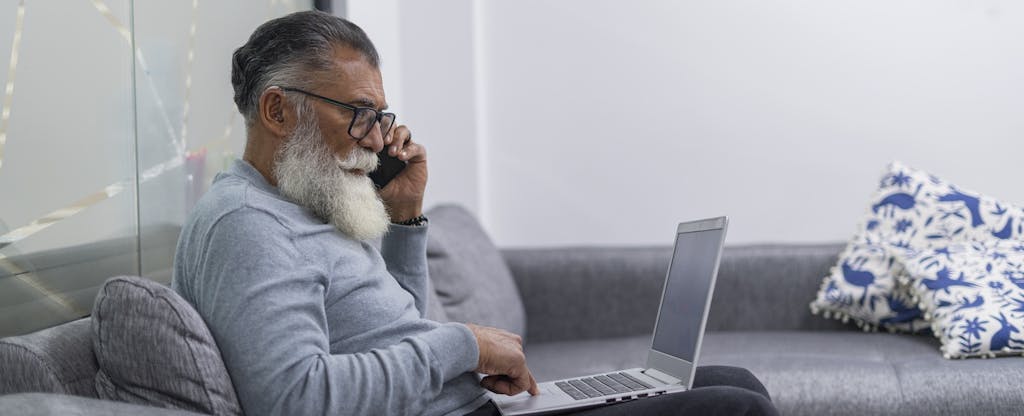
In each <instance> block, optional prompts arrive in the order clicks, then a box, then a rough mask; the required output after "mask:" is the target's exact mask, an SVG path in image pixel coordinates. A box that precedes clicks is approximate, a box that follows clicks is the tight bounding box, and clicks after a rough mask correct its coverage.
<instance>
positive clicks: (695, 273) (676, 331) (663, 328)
mask: <svg viewBox="0 0 1024 416" xmlns="http://www.w3.org/2000/svg"><path fill="white" fill-rule="evenodd" d="M728 222H729V220H728V219H727V218H726V217H718V218H710V219H706V220H700V221H691V222H684V223H682V224H679V227H678V228H677V230H676V245H675V251H674V252H673V254H672V261H671V262H670V263H669V267H668V274H667V276H666V278H665V285H664V288H663V289H662V292H661V306H660V307H659V308H658V317H657V319H656V320H655V323H654V336H653V337H652V340H651V348H650V349H649V350H648V353H647V365H646V367H645V368H633V369H628V370H620V371H612V372H608V373H602V374H594V375H591V376H586V377H577V378H572V379H565V380H556V381H549V382H545V383H539V384H538V386H537V387H538V388H539V389H540V391H541V394H539V395H537V396H530V395H529V394H528V393H525V392H524V393H520V394H518V395H515V396H503V395H498V394H491V400H493V401H494V404H495V405H497V407H498V409H499V410H500V411H501V414H503V415H508V416H510V415H526V414H530V415H534V414H543V413H553V412H563V411H566V410H570V409H580V408H586V407H596V406H602V405H606V404H610V403H618V402H623V401H627V400H636V399H642V398H645V397H651V396H657V395H662V394H672V393H679V392H683V391H686V390H689V389H690V387H691V386H692V385H693V374H694V371H695V370H696V368H697V357H698V356H699V355H700V344H701V340H702V338H703V337H704V326H705V324H706V323H707V321H708V309H709V308H710V307H711V294H712V293H713V292H714V289H715V278H716V277H717V275H718V262H719V260H720V258H721V255H722V246H723V244H724V242H725V232H726V228H727V226H728ZM527 360H529V357H527Z"/></svg>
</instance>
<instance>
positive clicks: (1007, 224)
mask: <svg viewBox="0 0 1024 416" xmlns="http://www.w3.org/2000/svg"><path fill="white" fill-rule="evenodd" d="M1022 220H1024V210H1022V209H1021V208H1019V207H1015V206H1012V205H1009V204H1004V203H1002V202H999V201H997V200H995V199H994V198H990V197H987V196H984V195H981V194H978V193H976V192H971V191H967V190H963V189H960V188H958V187H957V186H955V185H953V184H950V183H948V182H945V181H943V180H941V179H939V178H937V177H935V176H933V175H930V174H928V173H926V172H923V171H919V170H915V169H911V168H909V167H907V166H904V165H903V164H901V163H899V162H893V163H891V164H890V165H889V168H888V171H887V172H886V173H885V175H883V176H882V179H881V181H880V183H879V187H878V191H877V192H876V193H875V196H874V197H873V198H872V200H871V205H870V207H869V209H868V211H867V214H866V215H865V217H864V219H863V221H862V222H861V223H860V225H859V226H858V229H857V233H856V234H855V235H854V236H853V239H852V240H851V241H850V243H849V245H848V246H847V247H846V250H844V251H843V252H842V253H841V254H840V255H839V261H838V263H837V265H836V267H834V268H833V269H832V270H831V272H830V273H829V275H828V276H826V277H825V278H824V280H823V281H822V284H821V289H820V290H819V291H818V296H817V297H816V298H815V299H814V301H813V302H811V304H810V307H811V312H812V313H815V314H822V315H823V316H825V317H832V318H837V319H843V320H844V321H845V320H847V319H852V320H853V321H854V322H855V323H857V324H858V325H859V326H861V327H862V328H864V329H865V330H868V329H875V328H877V327H878V326H882V327H884V328H887V329H889V330H895V331H907V332H917V331H920V330H922V329H927V328H928V327H929V324H928V323H927V322H926V321H925V320H924V319H923V316H922V314H921V311H920V310H919V309H918V308H917V307H916V306H915V305H914V302H911V301H910V297H911V294H910V292H909V288H908V287H905V286H903V285H900V284H899V282H898V281H897V279H896V278H895V277H894V275H893V269H894V267H898V265H896V264H895V259H894V258H893V256H892V255H891V254H890V250H889V247H890V246H894V247H901V248H904V249H914V250H926V249H929V248H932V247H939V246H946V245H948V244H950V243H953V242H974V241H992V240H1002V239H1021V238H1022V231H1024V230H1022V226H1021V222H1022Z"/></svg>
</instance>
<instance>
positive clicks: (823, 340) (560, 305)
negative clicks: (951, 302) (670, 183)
mask: <svg viewBox="0 0 1024 416" xmlns="http://www.w3.org/2000/svg"><path fill="white" fill-rule="evenodd" d="M435 219H436V220H435ZM431 221H432V225H431V227H432V230H431V233H432V235H434V234H437V235H438V236H439V237H437V238H440V239H441V240H435V241H433V242H432V244H433V245H435V246H437V245H442V246H443V245H446V244H449V245H450V244H451V242H452V241H463V240H465V241H468V243H467V244H471V245H472V247H467V248H465V250H473V253H472V255H465V256H459V255H452V253H451V251H452V250H449V253H448V257H446V258H444V259H443V260H444V261H438V259H439V258H440V257H444V253H443V252H444V250H440V252H439V251H438V250H436V249H428V256H429V257H430V258H431V275H432V278H433V279H435V285H436V287H435V289H436V290H437V294H438V299H435V302H436V303H435V305H437V306H436V307H440V308H441V309H442V310H443V312H441V311H436V310H435V311H433V315H435V316H437V314H438V313H440V314H441V315H447V318H452V319H457V320H471V321H477V322H482V323H488V321H490V320H495V319H497V320H499V321H500V320H501V319H504V318H507V317H508V316H516V315H517V314H519V313H522V312H524V311H525V325H526V331H525V332H526V336H525V339H526V342H527V344H526V352H527V359H528V361H529V364H530V368H531V369H532V370H533V372H534V374H535V376H536V377H537V378H538V379H539V380H550V379H555V378H561V377H568V376H574V375H581V374H585V373H591V372H596V371H604V370H614V369H619V368H626V367H636V366H640V365H642V364H643V361H644V358H645V353H646V348H647V346H648V345H649V342H650V334H651V330H652V327H653V323H654V317H655V313H656V308H657V301H658V296H659V295H660V291H661V285H662V283H663V281H664V277H665V272H666V269H667V266H668V261H669V257H670V255H671V251H670V248H669V247H668V246H663V247H641V248H636V247H567V248H529V249H504V250H501V251H500V252H499V251H497V250H496V249H493V246H488V244H489V240H487V241H484V242H483V243H481V242H479V241H474V238H475V239H479V238H480V235H481V234H482V231H481V230H480V229H479V226H478V225H477V224H476V223H475V221H474V220H473V219H472V217H470V216H468V214H467V213H465V211H463V210H461V209H459V208H457V207H442V208H440V209H439V210H434V211H433V212H432V213H431ZM474 233H476V234H474ZM463 237H465V238H463ZM484 239H485V240H486V236H484ZM448 248H449V249H451V247H448ZM841 249H842V246H841V245H840V244H813V245H757V246H732V247H728V248H727V249H726V252H725V254H724V256H723V260H722V266H721V269H720V272H719V278H718V284H717V287H716V290H715V296H714V300H713V302H712V307H711V315H710V321H709V324H708V333H707V336H706V337H705V342H704V346H703V349H702V351H701V357H700V363H701V364H724V365H735V366H741V367H745V368H747V369H749V370H751V371H752V372H753V373H754V374H755V375H756V376H758V377H759V378H760V379H761V381H762V382H763V383H764V384H765V386H766V387H767V389H768V391H769V392H770V393H771V395H772V399H773V401H774V402H775V404H776V405H777V406H778V408H779V409H780V410H781V412H782V413H783V414H785V415H830V414H831V415H864V414H894V415H895V414H899V415H963V414H970V415H1005V414H1021V413H1024V360H1020V359H1017V358H1000V359H990V360H965V361H947V360H945V359H943V358H942V356H941V355H940V354H939V352H938V343H937V341H936V340H935V339H934V338H931V337H930V336H911V335H900V334H888V333H865V332H861V331H859V330H856V329H853V328H852V325H843V324H842V323H840V322H837V321H831V320H825V319H822V318H820V317H816V316H812V315H811V314H810V313H809V311H808V307H807V304H808V302H809V301H810V300H811V299H812V298H813V296H814V294H815V292H816V291H817V289H818V284H819V282H820V278H821V277H822V276H824V274H825V273H826V271H827V270H828V269H829V268H830V267H831V266H832V265H833V264H834V262H835V260H836V256H837V254H838V253H839V251H840V250H841ZM488 250H491V251H494V253H491V254H494V256H495V258H498V259H500V260H499V263H501V264H500V265H497V266H496V265H494V264H490V265H487V266H488V267H492V268H494V267H500V268H504V267H505V266H506V265H507V271H508V272H511V273H510V279H511V281H513V282H514V287H511V288H508V287H504V286H502V285H501V284H493V285H492V284H491V283H484V284H478V286H482V287H478V288H477V289H479V290H478V291H480V292H484V293H488V292H490V296H491V297H490V298H487V299H485V300H487V301H488V302H493V300H494V299H497V298H505V299H515V301H516V304H517V305H519V306H517V307H516V309H517V310H508V311H502V310H499V311H493V310H491V311H489V313H490V315H487V314H485V313H484V312H482V311H480V310H479V307H477V309H474V308H472V307H465V306H466V304H467V303H466V302H463V300H461V299H455V298H453V297H452V294H451V293H448V292H450V291H451V290H450V288H451V287H452V285H453V284H458V283H465V282H457V281H456V282H452V281H451V280H450V279H453V278H452V277H451V276H456V277H459V276H470V275H473V274H474V273H471V272H473V271H474V270H477V271H479V267H477V268H476V269H474V268H473V267H469V266H472V265H474V264H476V266H480V265H479V264H478V263H480V262H481V261H482V260H481V259H482V258H483V259H484V261H485V260H486V257H487V255H488V253H487V251H488ZM461 251H464V250H455V252H461ZM439 253H440V254H439ZM463 266H466V267H463ZM456 269H458V270H459V271H458V272H452V273H449V272H450V271H455V270H456ZM493 271H496V270H493ZM476 274H480V273H476ZM487 274H488V275H489V274H490V273H487ZM496 274H499V275H500V274H501V273H496ZM506 274H507V273H506ZM445 276H448V277H445ZM467 278H472V276H470V277H467ZM476 278H479V276H476ZM443 279H449V280H448V281H444V280H443ZM494 292H497V293H494ZM459 296H472V293H470V294H468V295H467V294H461V295H459ZM520 301H521V303H519V302H520ZM460 302H461V303H460ZM460 308H461V309H460ZM495 312H497V313H496V314H495ZM506 312H507V313H506ZM477 316H479V319H476V318H477ZM438 319H445V317H439V318H438ZM89 326H90V325H89V318H85V319H81V320H77V321H73V322H69V323H66V324H62V325H59V326H56V327H53V328H50V329H46V330H43V331H38V332H36V333H32V334H29V335H25V336H20V337H12V338H6V339H0V363H2V367H3V371H2V372H0V394H6V396H0V414H6V413H11V412H14V413H18V414H32V412H35V413H37V414H64V413H66V411H67V410H68V409H77V410H78V411H79V412H80V413H82V414H140V413H145V412H143V410H140V409H149V410H152V414H189V413H186V412H174V411H167V410H164V409H157V408H146V407H139V406H135V405H128V404H124V403H114V402H107V401H101V400H96V397H97V395H96V391H95V388H94V384H93V379H94V377H95V375H96V372H97V371H98V369H97V364H96V359H95V357H94V355H93V351H92V343H91V332H90V328H89ZM27 392H41V393H49V394H38V393H33V394H26V393H27Z"/></svg>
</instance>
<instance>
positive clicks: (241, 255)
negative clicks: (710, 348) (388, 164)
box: [173, 12, 774, 415]
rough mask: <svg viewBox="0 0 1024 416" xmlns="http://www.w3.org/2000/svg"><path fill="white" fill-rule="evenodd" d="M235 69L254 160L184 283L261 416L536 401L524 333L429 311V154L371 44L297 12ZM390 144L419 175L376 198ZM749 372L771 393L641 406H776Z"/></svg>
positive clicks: (197, 225) (194, 255) (201, 225)
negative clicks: (398, 119) (391, 96)
mask: <svg viewBox="0 0 1024 416" xmlns="http://www.w3.org/2000/svg"><path fill="white" fill-rule="evenodd" d="M232 63H233V67H232V73H231V81H232V84H233V85H234V89H235V97H234V99H235V103H236V104H237V105H238V110H239V111H240V112H241V113H242V115H243V116H244V117H245V122H246V130H247V135H248V137H247V139H248V140H247V142H246V148H245V154H244V157H243V160H238V161H236V162H235V163H234V165H233V166H231V167H230V169H229V170H228V171H227V172H224V173H221V174H220V175H218V176H217V178H216V180H215V181H214V184H213V186H212V188H211V189H210V191H209V192H208V193H207V194H206V195H205V196H204V197H203V198H202V199H201V200H200V202H199V203H198V205H197V206H196V207H195V210H194V211H193V213H192V214H191V216H190V218H189V219H188V221H187V223H186V225H185V227H184V229H183V231H182V235H181V239H180V241H179V243H178V251H177V254H176V257H175V264H174V279H173V287H174V289H175V290H176V291H178V293H180V294H181V295H182V296H183V297H185V298H186V299H188V300H189V302H191V303H192V304H193V305H194V306H195V307H196V309H197V310H198V311H199V313H200V314H201V315H202V317H203V318H204V319H205V320H206V323H207V324H208V326H209V328H210V330H211V332H212V333H213V335H214V337H215V339H216V341H217V345H218V346H219V347H220V350H221V353H222V355H223V357H224V362H225V364H226V366H227V369H228V371H229V373H230V375H231V379H232V381H233V382H234V385H235V389H236V391H237V393H238V398H239V400H240V401H241V405H242V408H243V409H244V410H245V412H246V414H248V415H264V414H275V415H313V414H332V415H341V414H367V415H370V414H373V415H383V414H389V415H390V414H394V415H405V414H430V415H442V414H454V415H460V414H467V413H471V412H477V413H479V414H492V413H494V412H495V409H494V407H493V405H491V404H489V403H488V400H487V396H486V395H485V394H484V393H485V390H484V389H487V390H491V391H493V392H496V393H501V394H517V393H520V392H523V391H528V392H530V393H531V394H537V393H538V390H537V384H536V381H534V379H533V377H532V375H531V374H530V370H529V369H527V366H526V359H525V356H524V355H523V350H522V344H521V339H520V338H519V336H517V335H515V334H511V333H509V332H506V331H503V330H499V329H495V328H488V327H482V326H476V325H472V324H461V323H438V322H434V321H430V320H427V319H424V317H423V311H424V308H425V300H426V293H425V291H426V288H427V285H426V279H427V266H426V264H427V263H426V235H427V234H426V233H427V228H428V227H427V219H426V218H424V217H423V215H422V211H421V210H422V202H423V192H424V188H425V186H426V181H427V156H426V151H425V150H424V147H423V146H422V145H420V144H418V143H416V142H414V141H412V135H411V133H410V131H409V129H408V128H406V127H405V126H396V125H395V115H394V114H391V113H388V112H385V110H386V109H387V101H386V100H385V96H384V90H383V87H382V82H381V75H380V71H379V69H378V65H379V63H378V56H377V52H376V50H375V49H374V46H373V44H372V43H371V42H370V40H369V39H368V38H367V37H366V34H365V33H363V31H362V30H360V29H359V28H358V27H357V26H355V25H353V24H352V23H350V22H348V21H345V20H343V19H340V18H337V17H333V16H330V15H327V14H324V13H320V12H300V13H295V14H292V15H289V16H285V17H282V18H279V19H276V20H273V21H270V22H267V23H265V24H264V25H262V26H260V27H259V28H258V29H257V30H256V32H255V33H253V34H252V36H251V37H250V38H249V40H248V42H246V43H245V45H243V46H242V47H240V48H238V50H236V51H235V53H234V57H233V61H232ZM385 148H386V149H387V151H388V153H389V154H390V155H393V156H395V157H397V158H399V159H401V160H402V161H405V162H407V166H406V168H405V169H404V170H403V171H402V172H401V173H400V174H399V175H398V176H397V177H395V178H394V179H393V180H392V181H391V182H390V183H389V184H388V185H387V186H385V187H384V188H382V189H380V191H378V190H377V189H376V187H375V186H374V184H373V183H372V182H371V180H370V179H369V178H368V177H367V173H368V172H370V171H372V170H374V169H375V168H376V167H377V165H378V156H377V154H376V153H377V152H380V151H381V150H382V149H385ZM379 237H383V239H382V243H381V246H380V249H379V251H378V249H377V248H375V247H374V246H373V245H371V244H369V243H367V240H373V239H376V238H379ZM476 373H482V374H484V375H485V376H484V377H483V378H482V379H480V378H479V377H478V376H477V374H476ZM737 375H738V377H739V378H740V379H741V380H739V381H736V382H730V384H739V385H744V383H746V384H745V385H747V386H748V387H749V388H752V389H754V390H759V391H760V392H761V393H755V392H752V391H751V390H748V389H741V388H737V387H712V388H706V389H695V390H693V391H690V392H687V393H683V394H678V395H675V396H679V398H678V399H676V398H673V399H670V400H674V401H676V402H678V403H673V402H672V401H670V400H665V399H663V398H660V397H659V398H657V399H650V400H642V401H638V402H637V403H638V404H639V403H641V402H646V401H649V402H651V404H650V405H647V407H646V408H634V409H633V411H634V412H635V411H638V409H649V410H652V411H657V409H669V408H671V409H669V410H670V413H671V414H679V413H680V410H681V409H684V410H685V409H691V410H693V409H697V410H695V411H707V410H708V409H711V410H714V409H718V410H729V411H734V410H735V411H738V412H740V413H743V412H754V413H758V412H768V413H771V412H774V410H773V409H772V408H771V405H770V402H768V401H767V399H766V398H765V396H764V395H763V387H761V386H760V384H759V383H757V382H756V379H754V380H753V381H752V382H751V377H749V373H742V372H735V371H733V372H729V371H725V372H722V373H719V374H718V376H719V377H729V376H737ZM698 377H699V376H698ZM744 377H746V378H744ZM698 382H700V380H698ZM751 386H752V387H751ZM668 397H670V396H665V398H668ZM686 397H689V399H687V398H686ZM629 406H630V405H629V404H627V405H622V406H615V407H617V408H618V407H621V408H622V410H623V411H628V410H629ZM658 406H662V407H658ZM666 406H668V407H666ZM688 406H689V407H688ZM700 406H703V407H700Z"/></svg>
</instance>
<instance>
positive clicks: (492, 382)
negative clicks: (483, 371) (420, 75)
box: [480, 376, 525, 396]
mask: <svg viewBox="0 0 1024 416" xmlns="http://www.w3.org/2000/svg"><path fill="white" fill-rule="evenodd" d="M480 385H481V386H482V387H483V388H485V389H487V390H490V391H493V392H495V393H498V394H505V395H509V396H515V395H517V394H519V393H522V392H523V391H525V390H524V389H523V388H521V387H519V386H518V385H517V384H516V382H515V380H512V379H510V378H508V377H506V376H487V377H484V378H483V380H480Z"/></svg>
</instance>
